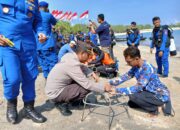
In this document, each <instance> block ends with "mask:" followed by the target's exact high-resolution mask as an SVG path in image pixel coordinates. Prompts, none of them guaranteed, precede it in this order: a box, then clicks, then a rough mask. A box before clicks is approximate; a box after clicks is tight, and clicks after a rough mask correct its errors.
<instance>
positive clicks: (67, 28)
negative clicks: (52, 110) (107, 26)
mask: <svg viewBox="0 0 180 130" xmlns="http://www.w3.org/2000/svg"><path fill="white" fill-rule="evenodd" d="M169 26H170V27H180V23H176V24H170V25H169ZM111 27H112V29H113V30H114V32H116V33H123V32H126V29H127V28H129V25H111ZM137 27H138V29H139V30H142V29H152V28H153V26H152V25H150V24H145V25H137ZM55 28H56V30H60V32H61V33H62V34H63V35H67V34H70V33H77V32H78V31H81V32H88V31H89V29H88V26H87V25H86V24H75V25H71V24H70V23H69V22H65V21H59V22H58V23H57V24H56V26H55Z"/></svg>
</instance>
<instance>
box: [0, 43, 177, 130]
mask: <svg viewBox="0 0 180 130" xmlns="http://www.w3.org/2000/svg"><path fill="white" fill-rule="evenodd" d="M125 47H126V46H123V45H116V47H115V49H114V51H115V55H116V56H117V57H118V59H119V60H120V71H119V73H120V74H123V73H124V72H126V71H128V69H129V68H130V67H129V66H127V65H126V63H125V61H124V58H123V55H122V53H123V50H124V49H125ZM140 50H141V53H142V57H143V59H146V60H148V61H149V62H150V63H152V64H153V65H155V66H156V63H155V57H154V55H153V54H149V48H148V47H144V46H143V47H140ZM179 66H180V55H178V56H176V57H171V58H170V75H169V77H168V78H166V79H161V80H162V81H163V82H164V83H165V84H166V85H167V86H168V88H169V89H170V91H171V98H172V104H173V107H174V109H175V112H176V116H175V117H165V116H164V115H163V114H162V113H161V114H160V115H159V116H158V117H155V118H150V117H148V116H147V113H145V112H143V111H139V110H134V109H130V108H129V114H130V117H131V118H130V119H129V118H128V116H127V113H126V112H124V108H122V107H119V106H117V107H115V108H114V109H115V111H116V112H121V114H120V115H119V116H117V117H115V118H114V120H113V123H112V127H111V129H112V130H152V129H153V130H180V69H179ZM102 80H104V79H102ZM135 83H136V81H135V80H134V79H132V80H130V81H129V82H127V83H124V84H123V85H121V86H120V87H124V86H130V85H133V84H135ZM44 85H45V80H44V79H43V77H42V74H39V76H38V79H37V81H36V92H37V94H36V95H37V98H36V109H37V110H38V111H40V112H42V114H43V115H44V116H46V117H47V118H48V120H47V122H46V123H43V124H36V123H33V122H32V121H31V120H27V119H22V118H21V117H20V118H19V123H18V124H16V125H10V124H9V123H7V121H6V114H5V113H6V101H5V99H4V98H3V86H2V78H1V77H0V130H59V129H61V130H108V121H109V120H108V117H107V116H103V115H98V114H94V113H92V114H90V115H88V116H87V118H86V119H85V120H84V121H83V122H81V115H82V109H73V110H72V111H73V115H72V116H70V117H63V116H62V115H61V114H60V113H59V111H58V110H57V109H55V108H54V106H53V104H50V103H46V100H47V97H46V96H45V94H44ZM21 97H22V94H20V96H19V102H18V111H20V110H21V109H22V107H23V103H22V99H21ZM127 99H128V98H127V97H126V98H125V99H122V98H120V100H123V102H127ZM85 112H86V114H87V113H88V109H86V111H85ZM95 112H101V113H104V114H108V109H107V108H98V109H96V110H95Z"/></svg>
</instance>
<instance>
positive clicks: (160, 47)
mask: <svg viewBox="0 0 180 130" xmlns="http://www.w3.org/2000/svg"><path fill="white" fill-rule="evenodd" d="M152 22H153V24H154V29H153V32H152V34H153V36H152V43H151V53H152V51H153V48H154V47H156V55H155V56H156V62H157V66H158V74H160V75H162V76H163V77H168V73H169V61H168V57H169V46H170V42H169V41H168V39H169V38H168V29H163V26H161V25H160V22H161V21H160V18H159V17H154V18H153V19H152ZM162 67H163V69H164V71H163V72H162Z"/></svg>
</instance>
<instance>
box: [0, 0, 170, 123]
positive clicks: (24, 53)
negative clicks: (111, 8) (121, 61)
mask: <svg viewBox="0 0 180 130" xmlns="http://www.w3.org/2000/svg"><path fill="white" fill-rule="evenodd" d="M0 7H1V8H0V25H1V26H2V27H1V29H0V68H1V73H2V77H3V86H4V96H5V98H6V99H7V112H6V117H7V121H8V122H9V123H11V124H16V123H17V120H18V111H17V101H18V99H17V98H18V95H19V90H20V87H21V89H22V93H23V96H22V99H23V102H24V108H23V109H22V113H23V117H27V118H30V119H32V121H34V122H37V123H43V122H45V121H46V120H47V119H46V118H45V117H44V116H43V115H41V114H40V113H38V112H37V111H36V110H35V109H34V103H35V81H36V78H37V76H38V65H39V66H41V68H42V71H43V74H44V78H45V79H46V86H45V93H46V95H47V97H48V98H49V99H50V100H51V101H52V102H54V103H55V106H56V108H57V109H58V110H60V112H61V113H62V115H64V116H69V115H71V114H72V111H71V110H70V109H69V104H71V103H79V102H81V101H82V99H83V98H84V97H85V96H86V95H87V94H88V93H89V92H90V91H96V92H100V93H102V92H109V93H111V94H124V95H127V96H129V102H128V105H129V106H130V107H133V108H137V107H138V108H142V109H144V110H146V111H148V112H150V113H151V114H158V107H162V106H163V105H165V104H166V105H167V104H170V94H169V90H168V88H167V87H166V86H165V85H164V84H163V83H162V82H161V81H160V80H159V76H158V74H163V76H165V77H167V76H168V70H166V69H168V65H167V64H168V60H167V58H168V45H167V35H168V32H167V31H166V30H165V29H163V30H162V29H161V26H160V19H159V18H158V17H155V18H153V23H154V25H155V29H154V37H153V42H152V46H151V48H153V47H156V49H157V54H156V57H157V58H156V59H157V63H158V73H157V72H156V69H155V68H154V67H153V66H152V65H151V64H150V63H148V62H147V61H145V60H143V59H142V58H141V54H140V50H139V49H138V48H137V46H138V44H139V40H132V39H130V40H128V44H129V47H128V48H127V49H126V50H125V51H124V57H125V60H126V62H127V64H128V65H130V66H131V67H132V68H131V69H130V71H129V72H128V73H126V74H124V75H122V76H120V77H118V78H116V79H112V80H107V82H106V83H104V82H101V81H100V80H99V77H98V76H97V74H96V72H97V71H99V72H100V73H104V72H106V71H107V72H108V73H116V72H117V66H118V65H117V64H116V60H115V57H114V54H113V45H112V44H113V43H112V41H113V40H112V35H113V34H112V31H111V27H110V25H109V24H108V23H107V22H106V21H105V18H104V15H103V14H99V15H98V23H99V24H100V25H99V26H97V25H96V23H95V22H92V21H91V22H90V25H89V33H90V36H86V37H85V39H84V40H82V38H83V37H82V36H81V35H82V34H79V35H78V37H77V38H76V40H75V38H74V36H73V35H71V37H69V39H66V43H65V45H63V46H61V47H60V48H59V49H60V50H59V51H58V55H57V52H56V48H55V46H56V45H55V40H54V35H53V33H52V26H53V25H55V24H56V23H57V20H56V19H55V18H54V17H53V15H52V14H50V13H49V9H48V3H47V2H44V1H42V2H40V3H38V0H25V1H15V0H6V1H4V0H0ZM135 25H136V23H135V22H133V23H132V28H133V30H134V31H135ZM158 29H159V30H158ZM161 30H162V31H161ZM158 31H160V32H161V33H162V34H161V35H162V36H163V38H162V39H161V41H159V39H160V36H159V33H158ZM136 33H137V34H136V35H137V36H134V37H135V38H137V39H139V32H138V31H137V32H136ZM95 35H98V37H99V39H100V47H98V46H97V43H95V42H93V41H92V39H91V36H93V37H95ZM129 35H130V36H129V37H132V36H131V35H132V34H131V33H130V34H129ZM10 42H11V43H13V46H10ZM165 61H166V62H165ZM92 65H94V66H95V67H96V69H95V70H94V69H92V68H91V66H92ZM162 65H163V67H164V71H163V72H162ZM114 76H116V75H115V74H114ZM133 77H136V79H137V84H136V85H134V86H131V87H128V88H118V87H116V86H118V85H119V84H121V83H123V82H125V81H127V80H129V79H131V78H133ZM165 110H166V109H165ZM166 113H168V112H167V111H166ZM168 114H171V112H169V113H168Z"/></svg>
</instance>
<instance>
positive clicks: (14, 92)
mask: <svg viewBox="0 0 180 130" xmlns="http://www.w3.org/2000/svg"><path fill="white" fill-rule="evenodd" d="M0 25H1V29H0V35H1V36H0V68H1V73H2V77H3V86H4V96H5V98H6V99H7V113H6V116H7V120H8V122H10V123H12V124H15V123H16V122H17V118H18V113H17V97H18V95H19V89H20V84H21V89H22V93H23V96H22V99H23V101H24V108H23V109H22V114H23V116H24V117H27V118H30V119H32V120H33V121H34V122H37V123H43V122H45V121H46V118H45V117H43V116H42V115H41V114H40V113H38V112H37V111H36V110H35V109H34V100H35V80H36V78H37V75H38V69H37V62H36V60H35V59H36V45H35V43H36V39H35V37H34V32H36V33H37V34H38V36H39V39H38V40H39V41H40V42H44V41H45V40H46V36H45V35H44V34H43V33H42V26H41V17H40V14H39V11H38V0H0ZM10 41H11V42H10ZM10 43H11V44H10ZM13 44H14V45H13Z"/></svg>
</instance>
